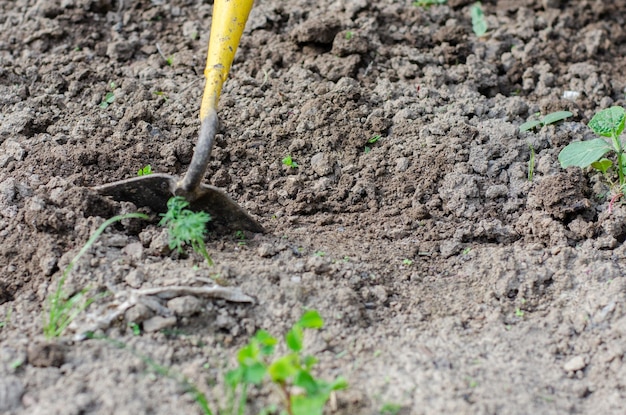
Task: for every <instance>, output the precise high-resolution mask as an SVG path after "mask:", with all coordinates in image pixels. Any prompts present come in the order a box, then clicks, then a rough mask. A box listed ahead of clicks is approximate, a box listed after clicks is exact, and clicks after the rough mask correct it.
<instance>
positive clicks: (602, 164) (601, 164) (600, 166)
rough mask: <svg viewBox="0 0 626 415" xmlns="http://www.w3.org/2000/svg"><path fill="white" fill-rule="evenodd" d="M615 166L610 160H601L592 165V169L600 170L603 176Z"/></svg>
mask: <svg viewBox="0 0 626 415" xmlns="http://www.w3.org/2000/svg"><path fill="white" fill-rule="evenodd" d="M612 166H613V162H612V161H611V160H609V159H600V160H598V161H594V162H593V163H591V167H593V168H594V169H596V170H599V171H600V172H602V173H603V174H604V173H606V172H607V171H608V170H609V169H610V168H611V167H612Z"/></svg>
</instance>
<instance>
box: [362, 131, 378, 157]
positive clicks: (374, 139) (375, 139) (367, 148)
mask: <svg viewBox="0 0 626 415" xmlns="http://www.w3.org/2000/svg"><path fill="white" fill-rule="evenodd" d="M380 139H381V136H380V134H376V135H375V136H373V137H372V138H370V139H368V140H367V142H366V143H365V149H364V151H365V154H367V153H369V152H370V151H372V147H371V145H372V144H376V143H377V142H378V140H380Z"/></svg>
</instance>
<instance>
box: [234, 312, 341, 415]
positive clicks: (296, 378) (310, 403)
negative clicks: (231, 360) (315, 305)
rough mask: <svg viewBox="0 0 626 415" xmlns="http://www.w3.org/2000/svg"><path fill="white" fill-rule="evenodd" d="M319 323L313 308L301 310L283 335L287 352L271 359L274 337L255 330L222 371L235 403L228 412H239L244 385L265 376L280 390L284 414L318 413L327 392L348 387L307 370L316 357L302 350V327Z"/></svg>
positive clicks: (309, 414)
mask: <svg viewBox="0 0 626 415" xmlns="http://www.w3.org/2000/svg"><path fill="white" fill-rule="evenodd" d="M323 325H324V320H323V319H322V317H321V316H320V315H319V313H318V312H317V311H307V312H305V313H304V315H303V316H302V317H301V318H300V320H299V321H298V322H297V323H295V324H294V325H293V326H292V328H291V330H289V332H287V334H286V335H285V344H286V346H287V348H288V350H289V353H288V354H286V355H284V356H281V357H278V358H275V359H273V360H271V356H272V355H273V354H274V351H275V348H276V346H277V344H278V340H277V339H276V338H274V337H272V336H271V335H270V334H269V333H268V332H267V331H265V330H260V331H258V332H257V333H256V335H255V336H254V337H253V338H252V339H250V341H249V342H248V344H247V345H246V346H245V347H244V348H242V349H241V350H240V351H239V353H238V355H237V360H238V362H239V367H237V368H236V369H234V370H231V371H230V372H228V373H227V374H226V384H227V385H228V387H229V389H230V397H229V402H230V403H231V404H235V402H236V405H237V408H235V407H230V408H227V410H228V413H237V414H242V413H243V408H244V406H245V403H246V401H247V392H248V388H249V387H250V386H253V385H259V384H261V383H262V382H263V380H264V379H265V378H267V377H269V379H270V380H271V381H272V383H274V384H275V385H277V386H278V388H279V389H280V391H281V392H282V395H283V402H284V405H285V408H286V413H287V414H290V415H322V412H323V410H324V406H325V405H326V402H327V401H328V399H329V398H330V395H331V393H332V392H333V391H336V390H339V389H345V388H346V387H347V386H348V384H347V382H346V380H345V379H344V378H342V377H339V378H337V379H335V380H334V381H332V382H327V381H324V380H321V379H316V378H315V377H314V376H313V374H312V373H311V370H312V368H313V366H314V365H315V364H316V363H317V358H315V357H314V356H310V355H304V353H303V348H304V330H305V329H320V328H322V327H323ZM235 409H237V411H235ZM281 413H284V412H281Z"/></svg>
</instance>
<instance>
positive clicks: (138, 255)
mask: <svg viewBox="0 0 626 415" xmlns="http://www.w3.org/2000/svg"><path fill="white" fill-rule="evenodd" d="M122 253H124V254H125V255H128V256H129V257H131V258H133V259H137V260H139V259H142V258H143V245H142V244H141V242H132V243H129V244H128V245H126V246H125V247H124V248H122Z"/></svg>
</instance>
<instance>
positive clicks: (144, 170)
mask: <svg viewBox="0 0 626 415" xmlns="http://www.w3.org/2000/svg"><path fill="white" fill-rule="evenodd" d="M149 174H152V166H151V165H149V164H147V165H145V166H144V167H142V168H140V169H139V170H137V176H147V175H149Z"/></svg>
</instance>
